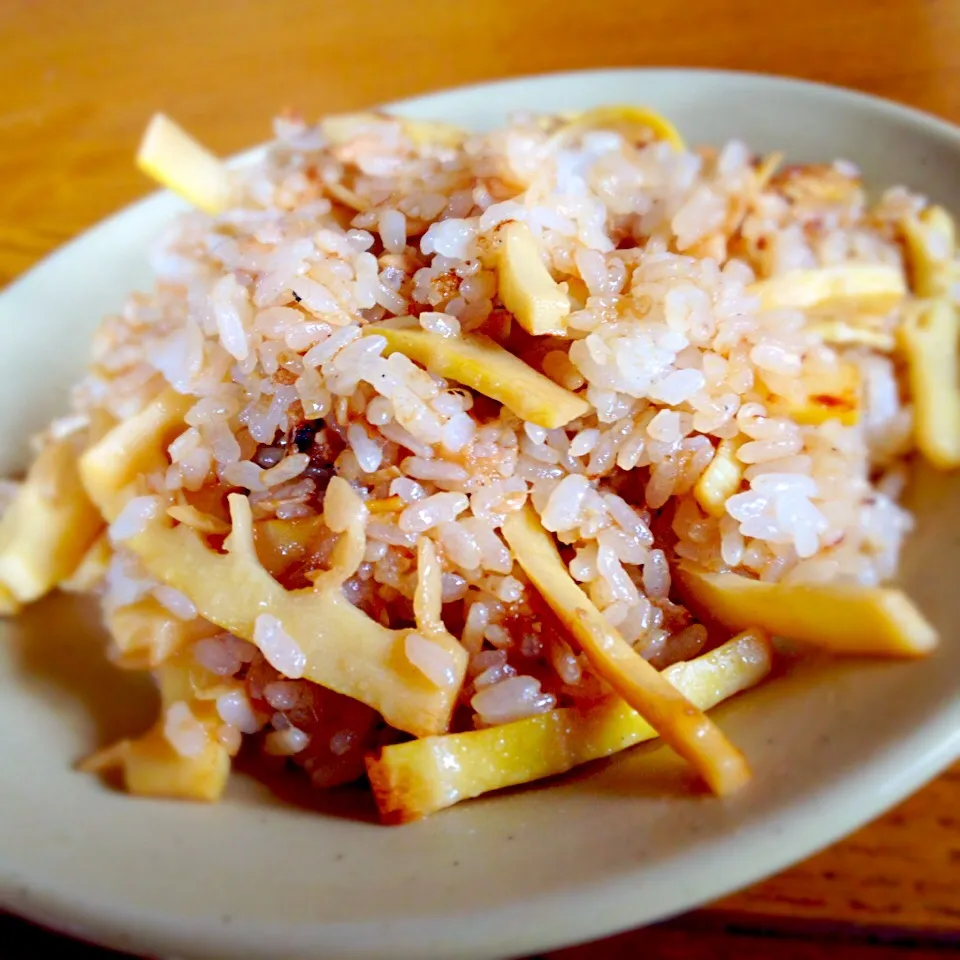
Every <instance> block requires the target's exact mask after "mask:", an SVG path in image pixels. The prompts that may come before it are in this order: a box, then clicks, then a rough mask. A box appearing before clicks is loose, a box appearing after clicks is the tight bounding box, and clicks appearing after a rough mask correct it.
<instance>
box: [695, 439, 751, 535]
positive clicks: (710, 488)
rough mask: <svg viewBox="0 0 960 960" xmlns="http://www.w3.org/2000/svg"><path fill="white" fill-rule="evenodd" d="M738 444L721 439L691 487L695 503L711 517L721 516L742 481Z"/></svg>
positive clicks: (742, 467) (742, 465)
mask: <svg viewBox="0 0 960 960" xmlns="http://www.w3.org/2000/svg"><path fill="white" fill-rule="evenodd" d="M738 446H739V443H737V442H736V441H734V440H721V441H720V443H719V444H718V446H717V452H716V453H715V454H714V455H713V459H712V460H711V461H710V463H709V464H707V469H706V470H704V471H703V473H702V474H700V479H699V480H698V481H697V483H696V486H695V487H694V488H693V496H694V498H695V499H696V501H697V503H699V504H700V506H701V507H703V509H704V510H705V511H706V512H707V513H709V514H710V516H711V517H722V516H723V515H724V514H725V513H726V506H727V500H729V499H730V497H732V496H733V495H734V494H735V493H736V492H737V491H738V490H739V489H740V485H741V484H742V483H743V471H744V464H742V463H741V462H740V461H739V460H738V459H737V447H738Z"/></svg>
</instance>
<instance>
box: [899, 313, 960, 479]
mask: <svg viewBox="0 0 960 960" xmlns="http://www.w3.org/2000/svg"><path fill="white" fill-rule="evenodd" d="M898 333H899V335H900V343H901V345H902V347H903V352H904V354H905V355H906V358H907V373H908V376H909V380H910V394H911V396H912V397H913V403H914V408H915V409H914V433H915V435H916V440H917V446H918V447H919V448H920V452H921V453H922V454H923V455H924V456H925V457H926V458H927V459H928V460H929V461H930V463H932V464H933V465H934V466H935V467H938V468H939V469H941V470H952V469H953V468H955V467H957V466H960V371H958V369H957V341H958V334H960V318H958V315H957V308H956V307H955V306H954V305H953V304H952V303H950V302H949V301H948V300H946V299H945V298H943V299H939V300H932V301H929V302H927V303H924V304H921V305H920V306H919V307H918V308H917V309H916V310H913V311H910V312H909V315H908V316H907V317H906V318H905V319H904V321H903V323H902V324H901V326H900V329H899V330H898Z"/></svg>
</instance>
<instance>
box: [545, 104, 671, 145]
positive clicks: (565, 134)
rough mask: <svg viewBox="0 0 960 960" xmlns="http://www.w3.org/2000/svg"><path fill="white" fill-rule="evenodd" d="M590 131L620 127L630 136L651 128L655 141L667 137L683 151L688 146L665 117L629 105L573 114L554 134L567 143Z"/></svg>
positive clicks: (561, 141) (667, 140) (644, 108)
mask: <svg viewBox="0 0 960 960" xmlns="http://www.w3.org/2000/svg"><path fill="white" fill-rule="evenodd" d="M590 130H618V131H624V132H626V133H627V134H628V135H629V134H630V132H631V131H633V132H636V131H638V130H648V131H649V132H650V133H652V134H653V139H654V140H666V142H667V143H669V144H670V146H672V147H673V148H674V149H675V150H677V151H679V152H681V153H682V152H683V151H684V150H686V145H685V144H684V142H683V137H681V136H680V133H679V131H678V130H677V128H676V127H675V126H674V125H673V124H672V123H671V122H670V121H669V120H667V118H666V117H664V116H662V115H661V114H659V113H657V112H656V111H655V110H650V109H648V108H647V107H636V106H632V105H630V104H622V105H614V106H609V107H596V108H595V109H593V110H587V111H585V112H584V113H577V114H574V115H573V116H572V117H571V118H570V121H569V122H568V123H567V124H565V125H564V126H562V127H561V128H560V129H559V130H558V131H557V132H556V133H555V134H554V138H556V142H559V143H567V142H569V141H570V140H571V139H572V138H573V137H575V136H578V135H580V134H584V133H588V132H589V131H590Z"/></svg>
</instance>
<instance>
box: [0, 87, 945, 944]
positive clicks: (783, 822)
mask: <svg viewBox="0 0 960 960" xmlns="http://www.w3.org/2000/svg"><path fill="white" fill-rule="evenodd" d="M606 102H638V103H645V104H648V105H649V106H651V107H653V108H655V109H657V110H659V111H661V112H663V113H664V114H666V115H667V116H668V117H670V118H671V119H672V120H674V121H675V122H676V123H677V125H678V126H679V128H680V130H681V132H682V133H683V134H684V135H685V137H686V138H687V139H688V140H690V141H693V142H714V143H716V142H719V141H722V140H724V139H728V138H730V137H733V136H736V137H738V138H742V139H745V140H747V141H748V142H749V143H751V144H752V145H753V146H754V147H755V148H757V149H760V150H763V151H767V150H773V149H780V150H784V151H785V152H786V154H787V156H788V157H789V158H790V159H793V160H823V159H831V158H833V157H837V156H842V157H847V158H850V159H852V160H854V161H856V162H857V163H859V164H860V165H861V166H862V168H863V170H864V172H865V174H866V176H867V179H868V181H870V182H873V183H877V184H894V183H904V184H906V185H908V186H910V187H912V188H915V189H923V190H924V191H925V192H926V193H928V194H929V195H930V196H931V197H933V198H934V199H936V200H937V201H938V202H940V203H943V204H945V205H946V206H948V207H950V208H952V209H960V180H958V179H957V177H956V169H957V166H958V164H960V132H958V131H957V130H956V129H955V128H953V127H951V126H949V125H947V124H945V123H942V122H940V121H938V120H936V119H933V118H931V117H928V116H925V115H922V114H919V113H916V112H913V111H910V110H907V109H904V108H902V107H898V106H895V105H893V104H889V103H885V102H882V101H879V100H876V99H872V98H868V97H865V96H860V95H857V94H853V93H848V92H845V91H842V90H837V89H833V88H829V87H824V86H817V85H812V84H807V83H798V82H794V81H787V80H780V79H773V78H769V77H759V76H750V75H745V74H733V73H718V72H701V71H691V70H651V71H645V70H619V71H599V72H585V73H568V74H558V75H550V76H542V77H533V78H528V79H521V80H511V81H506V82H503V83H495V84H486V85H483V86H476V87H469V88H464V89H459V90H451V91H448V92H444V93H439V94H436V95H433V96H428V97H423V98H419V99H417V100H412V101H407V102H405V103H403V104H399V105H396V106H397V108H398V109H400V110H401V111H402V112H404V113H406V114H408V115H411V116H417V117H435V118H438V119H443V120H449V121H454V122H457V123H462V124H465V125H468V126H473V127H478V128H482V127H488V126H491V125H493V124H495V123H497V122H500V121H501V120H502V119H503V117H504V114H505V113H506V112H507V111H508V110H513V109H530V110H544V111H550V110H561V109H570V108H585V107H589V106H593V105H596V104H601V103H606ZM266 119H267V118H264V120H265V121H266ZM180 207H181V205H180V203H179V201H177V200H175V199H174V198H173V197H171V196H169V195H167V194H158V195H155V196H152V197H150V198H148V199H147V200H145V201H143V202H142V203H138V204H136V205H134V206H132V207H130V208H128V209H127V210H125V211H123V212H121V213H119V214H118V215H116V216H115V217H113V218H112V219H110V220H107V221H106V222H104V223H103V224H101V225H100V226H98V227H96V228H95V229H93V230H91V231H90V232H88V233H86V234H84V235H83V236H82V237H80V238H79V239H78V240H76V241H74V242H73V243H71V244H69V245H68V246H66V247H64V248H63V249H62V250H60V251H59V252H58V253H56V254H54V255H53V256H52V257H50V258H49V259H48V260H46V261H44V262H43V263H42V264H41V265H40V266H38V267H37V268H36V269H35V270H33V271H32V272H31V273H29V274H28V275H26V276H25V277H23V278H22V279H21V280H19V281H18V282H16V283H15V284H13V285H12V286H11V287H9V288H8V289H7V290H6V291H5V292H4V293H3V295H2V296H0V357H2V358H3V379H2V381H0V471H7V470H11V469H14V468H16V466H17V465H18V464H21V463H22V461H23V457H24V455H25V440H24V438H25V436H26V435H27V433H28V432H29V431H30V430H32V429H34V428H38V427H40V426H41V425H42V424H43V423H44V421H45V420H46V419H47V418H48V417H49V416H50V415H51V414H53V413H54V412H55V411H57V410H59V409H62V407H63V404H64V400H65V391H66V385H67V384H69V383H70V382H71V381H72V380H73V379H75V378H76V376H77V375H78V373H79V371H80V367H81V364H82V361H83V358H84V356H85V355H86V352H87V348H88V347H87V344H88V339H87V338H88V335H89V332H90V331H91V330H92V329H93V327H94V325H95V324H96V322H97V321H98V320H99V318H100V317H101V315H102V314H103V313H104V312H106V311H108V310H110V309H112V308H116V307H117V306H118V305H119V304H120V303H121V301H122V299H123V296H124V294H125V293H127V292H128V291H129V290H131V289H134V288H136V287H142V286H144V285H146V284H147V282H148V279H149V273H148V270H147V265H146V263H147V261H146V251H147V248H148V246H149V243H150V242H151V241H152V240H153V239H154V238H155V236H156V235H157V233H158V231H159V230H160V229H161V228H162V226H163V225H164V224H165V223H166V222H167V221H168V220H169V219H170V217H171V216H172V215H173V214H174V213H175V212H176V211H177V210H178V209H180ZM914 497H915V502H916V503H917V504H918V505H919V519H918V528H917V531H916V533H915V535H914V536H913V538H912V540H911V541H910V545H909V549H908V551H907V554H906V557H905V561H904V572H903V579H904V581H905V585H906V587H907V589H908V590H909V591H910V592H911V594H912V595H913V596H914V597H915V598H916V599H917V601H918V602H919V603H920V605H921V606H922V607H923V609H924V610H925V611H926V612H927V613H928V615H929V616H930V617H931V618H932V620H933V621H934V622H935V623H936V624H937V626H938V627H939V628H940V629H941V631H942V632H943V636H944V643H943V645H942V648H941V650H940V651H939V652H938V653H937V654H936V655H935V656H934V657H932V658H931V659H929V660H926V661H922V662H916V663H878V662H850V661H847V662H843V663H839V662H832V663H831V662H826V661H820V662H808V663H806V664H804V665H801V666H798V668H797V669H795V670H789V671H786V675H785V676H783V677H781V678H779V679H778V680H777V681H776V682H772V683H770V684H768V685H767V686H766V687H764V688H762V689H760V690H758V691H756V692H755V693H751V694H749V695H747V696H744V697H742V698H740V699H738V700H736V701H734V702H733V703H731V704H729V705H728V707H727V708H726V709H723V710H721V711H720V712H719V717H720V719H721V723H722V724H723V726H724V728H725V729H726V730H727V731H728V732H729V733H730V735H731V736H732V738H733V740H734V741H735V742H736V743H737V744H739V745H740V746H741V747H742V748H743V749H744V751H745V752H746V754H747V755H748V757H749V759H750V762H751V763H752V765H753V767H754V770H755V773H756V777H755V780H754V782H753V784H752V785H751V786H750V787H749V788H748V789H747V790H745V791H744V792H742V793H741V794H739V795H738V796H735V797H734V798H732V799H729V800H724V801H720V800H716V799H713V798H710V797H708V796H706V795H704V794H703V793H701V792H699V791H698V790H697V789H696V788H695V786H694V785H693V784H692V783H691V778H690V776H689V774H688V773H687V772H686V771H685V770H684V768H683V767H682V766H681V764H680V763H679V761H677V760H675V759H674V758H673V756H672V755H671V754H670V753H668V752H667V751H665V750H663V749H659V750H658V749H654V750H640V751H635V752H633V753H632V754H630V755H627V756H623V757H620V758H619V759H617V760H616V761H613V762H607V763H604V764H598V765H594V766H592V767H590V768H588V769H585V770H582V771H580V772H578V773H577V774H576V775H573V776H568V777H566V778H563V779H562V780H558V781H554V782H550V783H544V784H540V785H537V786H535V787H533V788H530V789H525V790H518V791H513V792H510V793H507V794H503V795H500V796H493V797H487V798H485V799H483V800H480V801H477V802H473V803H469V804H465V805H463V806H462V807H457V808H454V809H453V810H450V811H447V812H445V813H441V814H439V815H436V816H434V817H432V818H430V819H427V820H425V821H422V822H419V823H414V824H411V825H408V826H404V827H396V828H385V827H380V826H376V825H375V824H374V823H373V822H372V819H371V814H372V808H371V804H370V801H369V800H368V799H366V798H365V797H364V795H363V794H362V793H361V792H358V791H351V790H346V791H340V792H337V793H335V794H334V795H332V796H320V797H317V796H313V797H310V796H307V795H305V794H304V793H303V792H302V791H300V790H299V789H298V788H297V786H296V783H291V784H288V785H286V786H284V787H283V788H281V789H279V790H278V789H277V788H274V789H273V790H271V789H268V788H267V787H266V786H264V785H262V784H261V783H260V782H258V781H257V780H255V779H253V778H250V777H242V776H240V777H235V778H234V779H233V782H232V783H231V787H230V789H229V791H228V795H227V797H226V799H225V801H224V802H223V803H221V804H220V805H218V806H211V807H206V806H197V805H191V804H182V803H181V804H178V803H171V802H163V801H154V800H134V799H130V798H127V797H124V796H122V795H120V794H118V793H114V792H111V791H110V790H108V789H107V788H105V787H104V786H102V785H101V784H100V783H99V782H98V781H97V780H96V779H95V778H93V777H90V776H86V775H83V774H80V773H77V772H75V771H74V769H73V764H74V762H75V761H76V760H77V758H78V757H80V756H82V755H83V754H85V753H86V752H88V751H89V750H90V749H91V748H92V747H94V746H96V745H99V744H101V743H103V742H105V741H107V740H109V739H110V738H111V737H113V736H116V735H118V734H121V733H124V732H129V731H134V730H136V729H139V728H142V727H144V726H146V725H147V723H148V721H149V719H150V718H151V716H152V709H153V704H152V700H151V697H152V694H151V693H150V692H149V690H148V689H145V687H144V685H143V683H142V682H141V681H140V680H139V679H138V678H132V677H130V676H128V675H124V674H121V673H119V672H118V671H116V670H114V669H113V668H112V667H110V666H109V665H107V664H106V663H105V662H104V661H103V659H102V657H100V656H99V650H100V648H101V644H102V642H103V639H102V637H101V636H100V634H99V632H98V628H97V619H96V615H95V612H94V611H93V610H92V609H90V607H89V606H83V605H78V604H77V602H76V601H75V600H73V599H69V598H66V597H62V596H61V597H53V598H51V599H49V600H48V601H46V602H44V603H42V604H40V605H38V606H37V607H35V608H33V609H31V610H30V611H29V612H28V613H27V615H26V616H24V617H23V618H21V619H18V620H14V621H5V622H4V623H3V624H2V625H0V728H2V729H3V731H4V734H3V738H4V744H5V746H4V755H3V756H4V762H5V770H6V775H5V776H4V778H3V782H2V785H0V807H2V811H3V817H4V829H3V830H2V831H0V904H2V906H4V907H6V908H8V909H10V910H12V911H15V912H18V913H21V914H23V915H25V916H28V917H31V918H33V919H35V920H37V921H40V922H43V923H46V924H49V925H51V926H54V927H56V928H58V929H60V930H64V931H67V932H72V933H75V934H78V935H82V936H85V937H87V938H90V939H93V940H96V941H99V942H101V943H104V944H107V945H110V946H113V947H117V948H120V949H125V950H129V951H133V952H143V953H150V954H153V955H160V956H177V957H187V958H218V960H223V958H225V957H230V958H237V960H245V958H254V957H279V956H282V957H284V958H290V960H293V958H308V957H317V956H323V957H349V958H363V957H379V956H384V955H390V956H392V957H398V958H401V957H410V958H418V960H424V958H428V957H439V956H445V955H456V956H458V957H461V958H471V957H489V956H504V955H517V954H523V953H529V952H532V951H535V950H542V949H546V948H549V947H554V946H558V945H562V944H569V943H572V942H575V941H582V940H587V939H590V938H593V937H597V936H601V935H603V934H607V933H611V932H613V931H616V930H621V929H625V928H628V927H632V926H637V925H639V924H643V923H647V922H650V921H653V920H657V919H661V918H664V917H666V916H669V915H671V914H675V913H678V912H680V911H683V910H686V909H688V908H690V907H693V906H696V905H697V904H700V903H703V902H705V901H707V900H710V899H712V898H715V897H717V896H720V895H721V894H724V893H727V892H730V891H732V890H734V889H736V888H738V887H741V886H744V885H745V884H748V883H751V882H753V881H755V880H757V879H759V878H760V877H762V876H764V875H767V874H770V873H773V872H775V871H777V870H780V869H782V868H783V867H785V866H787V865H788V864H790V863H792V862H794V861H796V860H798V859H800V858H802V857H804V856H806V855H808V854H810V853H812V852H813V851H815V850H816V849H818V848H820V847H823V846H825V845H827V844H829V843H831V842H832V841H834V840H836V839H837V838H839V837H840V836H842V835H843V834H845V833H847V832H849V831H850V830H853V829H854V828H855V827H857V826H859V825H860V824H862V823H864V822H866V821H867V820H869V819H871V818H872V817H874V816H876V815H877V814H879V813H880V812H881V811H883V810H884V809H886V808H887V807H889V806H891V805H892V804H894V803H896V802H897V801H898V800H900V799H901V798H902V797H904V796H906V795H907V794H908V793H910V792H911V791H913V790H915V789H916V788H917V787H918V786H920V785H921V784H922V783H923V782H924V781H925V780H927V779H928V778H930V777H932V776H933V775H934V774H936V773H937V772H938V771H939V770H941V769H942V768H943V767H945V766H946V765H947V764H949V763H950V762H951V761H952V760H954V759H955V758H956V757H957V756H958V755H960V679H958V678H960V644H958V643H957V638H956V636H955V634H954V630H953V626H954V624H955V623H956V622H957V621H958V620H960V591H958V590H956V588H955V583H954V573H953V571H954V570H955V569H956V564H957V561H958V559H960V533H958V531H960V488H958V486H957V483H956V481H953V480H951V479H949V478H944V477H935V476H931V475H927V474H921V475H920V476H919V477H918V479H917V482H916V484H915V489H914ZM278 794H279V795H278Z"/></svg>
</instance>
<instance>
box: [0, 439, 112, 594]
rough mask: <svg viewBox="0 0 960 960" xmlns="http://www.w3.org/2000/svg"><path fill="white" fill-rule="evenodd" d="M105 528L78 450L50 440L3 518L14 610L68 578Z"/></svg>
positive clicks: (3, 560)
mask: <svg viewBox="0 0 960 960" xmlns="http://www.w3.org/2000/svg"><path fill="white" fill-rule="evenodd" d="M102 529H103V519H102V518H101V517H100V514H99V513H97V510H96V508H95V507H94V505H93V504H92V503H91V502H90V498H89V497H88V496H87V494H86V493H85V492H84V490H83V487H82V486H81V484H80V477H79V475H78V473H77V451H76V450H75V449H74V447H73V445H72V444H71V442H70V441H69V440H58V441H54V442H52V443H49V444H48V445H47V446H46V447H44V449H43V451H42V452H41V453H40V456H38V457H37V459H36V460H35V461H34V463H33V466H31V468H30V471H29V473H28V474H27V478H26V480H25V481H24V482H23V484H22V485H21V486H20V489H19V490H18V491H17V494H16V496H15V497H14V498H13V501H12V502H11V503H10V505H9V506H8V507H7V509H6V512H5V513H4V515H3V519H2V520H0V588H2V593H3V595H4V596H8V597H9V598H10V599H9V601H7V602H6V604H5V606H6V607H7V608H8V609H9V612H13V610H15V608H16V606H17V605H18V604H22V603H31V602H32V601H34V600H39V599H40V597H42V596H43V595H44V594H45V593H47V592H48V591H50V590H52V589H53V588H54V587H55V586H57V584H59V583H60V582H61V581H62V580H64V579H66V578H67V577H69V576H70V574H71V573H73V571H74V570H75V569H76V567H77V565H78V564H79V563H80V561H81V560H82V559H83V556H84V554H85V553H86V552H87V549H88V548H89V547H90V545H91V544H92V543H93V541H94V540H95V539H96V537H97V534H98V533H99V532H100V531H101V530H102Z"/></svg>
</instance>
